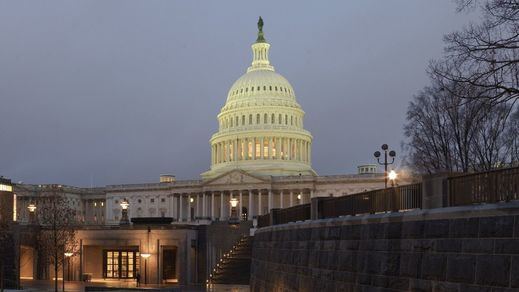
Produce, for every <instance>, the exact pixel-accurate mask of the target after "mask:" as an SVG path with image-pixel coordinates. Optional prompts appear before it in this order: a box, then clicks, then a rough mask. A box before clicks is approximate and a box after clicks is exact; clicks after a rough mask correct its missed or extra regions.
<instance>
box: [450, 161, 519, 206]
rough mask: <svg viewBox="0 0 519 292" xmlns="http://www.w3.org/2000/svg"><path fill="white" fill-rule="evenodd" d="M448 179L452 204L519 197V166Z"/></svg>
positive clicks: (498, 200)
mask: <svg viewBox="0 0 519 292" xmlns="http://www.w3.org/2000/svg"><path fill="white" fill-rule="evenodd" d="M448 181H449V205H450V206H460V205H470V204H477V203H496V202H501V201H510V200H517V199H519V167H513V168H505V169H498V170H493V171H488V172H481V173H474V174H466V175H461V176H455V177H450V178H449V179H448Z"/></svg>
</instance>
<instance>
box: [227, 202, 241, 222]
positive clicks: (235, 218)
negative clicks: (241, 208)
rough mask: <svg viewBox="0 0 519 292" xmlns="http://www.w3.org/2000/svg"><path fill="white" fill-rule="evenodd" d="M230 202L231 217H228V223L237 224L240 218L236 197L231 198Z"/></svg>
mask: <svg viewBox="0 0 519 292" xmlns="http://www.w3.org/2000/svg"><path fill="white" fill-rule="evenodd" d="M229 202H230V203H231V218H229V224H239V223H240V219H239V218H238V215H237V212H236V207H237V206H238V199H237V198H231V200H230V201H229Z"/></svg>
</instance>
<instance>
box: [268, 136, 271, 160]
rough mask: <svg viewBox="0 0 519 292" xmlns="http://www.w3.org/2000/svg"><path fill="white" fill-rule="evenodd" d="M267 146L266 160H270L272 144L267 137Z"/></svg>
mask: <svg viewBox="0 0 519 292" xmlns="http://www.w3.org/2000/svg"><path fill="white" fill-rule="evenodd" d="M267 144H268V147H267V148H268V153H267V159H271V157H272V143H271V142H270V137H267Z"/></svg>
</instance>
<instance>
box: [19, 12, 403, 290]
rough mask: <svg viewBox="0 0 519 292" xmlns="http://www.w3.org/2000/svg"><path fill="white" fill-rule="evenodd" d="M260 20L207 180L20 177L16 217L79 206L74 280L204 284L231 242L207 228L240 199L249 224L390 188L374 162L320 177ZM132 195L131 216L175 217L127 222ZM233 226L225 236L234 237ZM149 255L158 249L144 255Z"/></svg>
mask: <svg viewBox="0 0 519 292" xmlns="http://www.w3.org/2000/svg"><path fill="white" fill-rule="evenodd" d="M258 28H259V32H258V37H257V40H256V42H255V43H254V44H253V45H252V52H253V60H252V64H251V66H250V67H249V68H248V69H247V72H246V73H245V74H244V75H243V76H242V77H240V78H239V79H238V80H237V81H236V82H235V83H234V84H233V85H232V87H231V89H230V90H229V92H228V95H227V100H226V103H225V105H224V106H223V107H222V109H221V111H220V113H219V114H218V117H217V120H218V123H219V130H218V132H217V133H215V134H214V135H213V136H212V137H211V139H210V146H211V161H210V169H209V170H208V171H206V172H204V173H202V175H201V179H196V180H179V181H177V180H175V179H174V177H173V176H161V179H160V181H159V182H156V183H144V184H124V185H108V186H105V187H99V188H78V187H73V186H65V185H30V184H15V185H14V193H15V194H16V198H17V199H16V202H17V203H16V206H15V208H14V210H15V211H16V215H14V216H15V217H16V219H17V221H18V223H19V224H21V225H28V226H29V225H31V224H34V222H33V221H31V216H34V215H31V212H30V211H29V206H36V211H35V213H36V218H37V217H38V209H37V206H38V205H40V204H44V203H45V200H46V199H47V198H48V197H49V196H51V195H56V193H58V194H59V195H60V196H65V197H66V198H68V202H69V204H70V206H71V207H72V208H74V209H75V211H76V219H77V221H78V222H80V227H79V231H78V233H77V237H78V239H79V241H80V249H79V252H78V254H77V256H75V257H74V258H73V260H72V261H71V262H70V263H69V264H67V265H70V266H71V267H73V268H72V270H73V273H72V275H69V277H72V278H71V279H83V278H84V277H90V278H93V279H102V280H107V279H116V280H121V279H123V280H124V279H134V278H136V276H137V274H143V278H146V279H147V280H148V282H150V283H165V282H166V283H167V282H179V283H185V284H186V283H195V282H203V281H205V278H204V277H206V276H207V274H208V271H209V270H210V269H211V266H212V265H213V263H214V262H216V261H217V260H218V258H219V256H221V254H222V252H223V250H224V249H225V246H218V245H217V244H213V243H211V242H210V240H209V241H208V240H207V239H204V238H212V237H211V236H207V234H205V233H204V232H210V230H220V231H219V232H221V230H223V229H222V228H223V227H221V226H220V227H219V228H220V229H211V228H212V227H211V226H218V224H221V223H222V222H226V221H227V220H228V219H229V217H230V216H231V204H230V201H231V199H237V200H238V207H237V211H238V217H239V218H240V219H241V220H242V222H248V224H252V223H251V221H252V220H253V219H254V218H255V217H256V216H258V215H263V214H267V213H268V212H269V211H270V210H272V209H273V208H287V207H292V206H296V205H299V204H306V203H309V202H310V200H311V199H312V198H314V197H322V196H327V197H328V196H344V195H349V194H354V193H359V192H363V191H368V190H372V189H377V188H382V187H383V186H384V177H383V175H382V174H379V173H376V172H375V171H374V170H375V167H374V166H372V165H368V166H363V167H362V171H361V170H360V169H359V174H352V175H332V176H319V175H317V173H316V172H315V171H314V170H313V169H312V164H311V161H312V155H311V153H312V139H313V138H312V135H311V134H310V132H308V131H307V130H305V129H304V123H303V120H304V111H303V110H302V108H301V106H300V105H299V104H298V102H297V101H296V97H295V92H294V89H293V88H292V86H291V85H290V83H289V82H288V81H287V80H286V79H285V78H284V77H283V76H281V75H280V74H278V73H276V72H275V70H274V67H273V66H272V65H271V64H270V61H269V49H270V44H269V43H267V41H266V40H265V37H264V34H263V22H262V20H261V19H260V22H259V23H258ZM404 180H405V179H404ZM123 201H124V202H125V203H128V209H127V212H128V213H127V214H128V217H129V219H130V220H131V219H134V218H161V217H162V218H171V221H172V222H171V223H168V224H161V225H154V224H152V223H150V224H147V225H136V224H130V225H123V226H121V219H122V217H123V212H124V211H123V207H122V205H121V203H122V202H123ZM232 232H233V231H229V233H228V234H225V232H222V233H223V234H222V235H221V236H224V237H225V236H232ZM204 234H205V235H204ZM220 241H221V242H224V240H220ZM22 251H23V252H22V256H21V257H22V258H24V257H29V258H31V257H32V258H33V257H35V254H37V249H35V248H33V247H30V246H25V247H24V249H23V250H22ZM143 253H146V254H149V256H148V257H146V258H145V259H144V258H143V257H142V254H143ZM202 254H203V256H202ZM24 255H25V256H24ZM201 259H205V262H204V263H201V262H200V261H201ZM143 261H146V263H145V264H146V265H147V271H146V272H143ZM21 262H24V261H23V260H21ZM25 262H28V263H29V264H27V265H28V266H27V267H25V266H23V265H21V267H20V269H21V276H22V277H27V278H41V277H42V276H41V275H40V274H41V273H40V274H39V273H38V271H37V270H38V269H40V268H37V267H36V265H37V264H31V261H30V260H26V261H25ZM32 263H34V261H32ZM201 270H203V271H202V272H201ZM204 275H205V276H204ZM52 276H53V275H52V274H47V275H46V277H47V278H48V277H52Z"/></svg>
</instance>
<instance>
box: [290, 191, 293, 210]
mask: <svg viewBox="0 0 519 292" xmlns="http://www.w3.org/2000/svg"><path fill="white" fill-rule="evenodd" d="M293 206H294V192H292V191H290V207H293Z"/></svg>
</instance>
